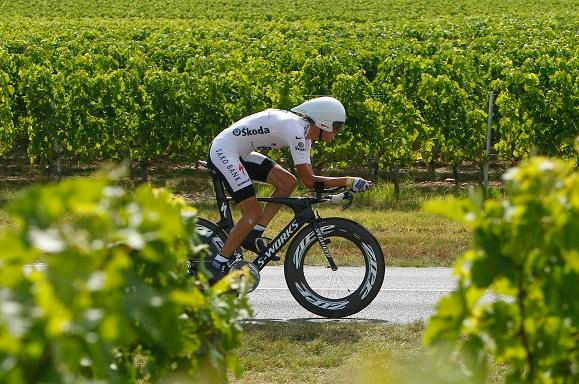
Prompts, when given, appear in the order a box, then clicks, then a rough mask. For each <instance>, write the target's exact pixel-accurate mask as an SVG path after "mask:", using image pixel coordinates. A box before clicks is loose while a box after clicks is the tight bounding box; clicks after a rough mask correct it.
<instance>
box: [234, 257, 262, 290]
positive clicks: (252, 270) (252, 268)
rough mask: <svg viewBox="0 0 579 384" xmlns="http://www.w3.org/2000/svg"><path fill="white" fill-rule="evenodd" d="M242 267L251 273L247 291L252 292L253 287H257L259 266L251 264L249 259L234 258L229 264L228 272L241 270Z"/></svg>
mask: <svg viewBox="0 0 579 384" xmlns="http://www.w3.org/2000/svg"><path fill="white" fill-rule="evenodd" d="M243 269H248V270H249V274H250V275H251V277H252V279H253V281H252V282H251V285H250V286H249V289H248V291H247V292H253V291H254V290H255V288H257V286H258V285H259V279H260V277H259V268H257V266H256V265H255V264H253V263H251V262H249V261H245V260H235V261H234V262H233V263H231V265H230V266H229V271H230V272H231V271H241V270H243Z"/></svg>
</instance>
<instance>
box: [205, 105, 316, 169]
mask: <svg viewBox="0 0 579 384" xmlns="http://www.w3.org/2000/svg"><path fill="white" fill-rule="evenodd" d="M307 126H308V123H307V122H306V121H305V120H304V119H302V118H301V117H299V116H297V115H296V114H294V113H292V112H288V111H283V110H279V109H267V110H265V111H263V112H258V113H254V114H253V115H250V116H247V117H245V118H243V119H241V120H239V121H238V122H236V123H234V124H233V125H232V126H230V127H229V128H226V129H224V130H223V131H222V132H221V133H219V135H217V137H216V138H215V140H214V141H215V142H219V141H221V145H222V146H223V144H225V142H224V140H226V141H228V142H229V143H230V145H235V147H237V152H238V153H239V156H241V157H245V156H247V155H249V154H250V153H251V152H253V151H258V150H270V149H279V148H289V150H290V152H291V155H292V158H293V161H294V164H295V165H298V164H311V158H310V150H311V148H312V141H311V140H308V139H306V138H305V134H306V129H307ZM230 149H233V148H230Z"/></svg>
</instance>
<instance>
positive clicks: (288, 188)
mask: <svg viewBox="0 0 579 384" xmlns="http://www.w3.org/2000/svg"><path fill="white" fill-rule="evenodd" d="M297 184H298V179H297V178H296V177H295V176H294V175H292V174H291V173H289V172H287V173H286V174H285V175H284V177H283V179H282V180H280V182H279V183H277V184H276V185H275V187H276V189H277V190H278V192H281V193H283V194H285V195H287V196H289V195H291V194H292V192H293V191H294V189H296V185H297Z"/></svg>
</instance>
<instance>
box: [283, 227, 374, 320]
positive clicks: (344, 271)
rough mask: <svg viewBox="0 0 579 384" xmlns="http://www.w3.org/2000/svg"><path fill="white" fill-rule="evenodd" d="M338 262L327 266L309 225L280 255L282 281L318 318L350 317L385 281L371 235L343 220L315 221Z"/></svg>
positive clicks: (368, 301) (368, 302)
mask: <svg viewBox="0 0 579 384" xmlns="http://www.w3.org/2000/svg"><path fill="white" fill-rule="evenodd" d="M317 222H318V225H319V228H320V230H321V233H322V236H323V238H324V242H325V244H326V246H327V248H328V250H329V253H330V254H331V256H332V258H333V259H334V262H335V264H336V265H337V267H338V268H337V269H336V270H332V268H330V266H329V263H328V260H327V258H326V257H325V253H324V251H323V250H322V247H321V245H320V242H319V241H318V238H317V236H316V232H315V229H314V227H313V225H312V224H309V225H308V226H306V227H305V228H304V229H303V230H301V231H300V232H299V233H298V234H297V235H296V237H295V238H294V239H293V240H292V243H291V244H290V246H289V248H288V251H287V253H286V256H285V265H284V272H285V280H286V283H287V286H288V288H289V290H290V292H291V294H292V296H293V297H294V298H295V299H296V301H297V302H298V303H299V304H300V305H301V306H302V307H304V308H305V309H307V310H308V311H310V312H312V313H315V314H316V315H319V316H323V317H331V318H337V317H345V316H351V315H353V314H355V313H357V312H359V311H361V310H362V309H364V308H366V307H367V306H368V304H370V303H371V302H372V300H374V298H375V297H376V295H378V292H379V291H380V288H381V287H382V282H383V281H384V272H385V271H384V268H385V266H384V255H383V254H382V249H381V248H380V245H379V244H378V241H377V240H376V238H375V237H374V236H373V235H372V234H371V233H370V232H368V231H367V230H366V229H365V228H364V227H362V226H361V225H360V224H358V223H356V222H354V221H351V220H347V219H343V218H328V219H320V220H318V221H317Z"/></svg>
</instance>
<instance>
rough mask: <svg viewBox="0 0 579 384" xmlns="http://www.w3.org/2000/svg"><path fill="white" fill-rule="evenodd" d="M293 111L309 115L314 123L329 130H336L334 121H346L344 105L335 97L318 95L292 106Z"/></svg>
mask: <svg viewBox="0 0 579 384" xmlns="http://www.w3.org/2000/svg"><path fill="white" fill-rule="evenodd" d="M291 111H292V112H295V113H298V114H300V115H302V116H307V117H309V118H310V119H312V120H313V121H314V124H316V125H317V126H318V127H320V128H321V129H322V130H324V131H327V132H332V131H333V130H334V123H342V124H344V123H345V122H346V110H345V109H344V106H343V105H342V103H340V102H339V101H338V100H336V99H334V98H333V97H328V96H324V97H317V98H315V99H312V100H308V101H306V102H305V103H302V104H300V105H298V106H297V107H294V108H292V109H291Z"/></svg>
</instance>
